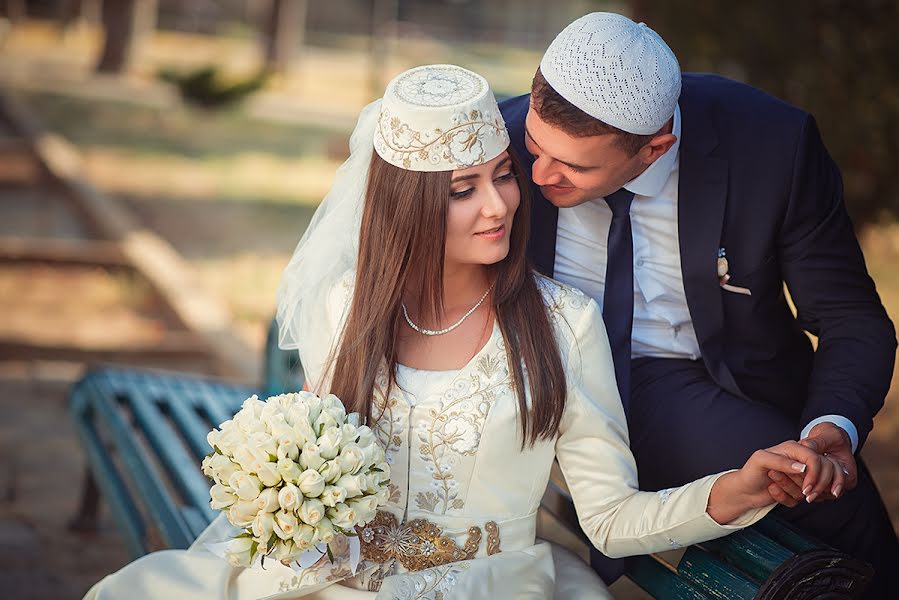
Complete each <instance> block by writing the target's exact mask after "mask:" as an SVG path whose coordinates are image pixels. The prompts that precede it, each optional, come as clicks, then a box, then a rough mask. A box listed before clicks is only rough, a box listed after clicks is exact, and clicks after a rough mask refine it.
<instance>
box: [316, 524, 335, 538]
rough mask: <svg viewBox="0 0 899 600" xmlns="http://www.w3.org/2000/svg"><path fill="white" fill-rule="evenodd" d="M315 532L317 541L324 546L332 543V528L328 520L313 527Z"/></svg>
mask: <svg viewBox="0 0 899 600" xmlns="http://www.w3.org/2000/svg"><path fill="white" fill-rule="evenodd" d="M315 532H316V533H317V534H318V539H319V540H321V541H323V542H324V543H326V544H330V543H331V542H332V541H334V535H335V532H334V526H333V525H331V521H329V520H328V519H322V520H321V521H319V522H318V524H316V526H315Z"/></svg>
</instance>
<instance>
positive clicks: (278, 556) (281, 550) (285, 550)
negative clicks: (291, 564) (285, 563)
mask: <svg viewBox="0 0 899 600" xmlns="http://www.w3.org/2000/svg"><path fill="white" fill-rule="evenodd" d="M296 553H297V547H296V545H295V544H294V543H293V540H281V541H279V542H277V543H276V544H275V551H274V552H272V554H271V557H272V558H273V559H275V560H277V561H282V560H291V559H293V557H294V556H296Z"/></svg>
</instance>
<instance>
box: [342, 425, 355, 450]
mask: <svg viewBox="0 0 899 600" xmlns="http://www.w3.org/2000/svg"><path fill="white" fill-rule="evenodd" d="M358 435H359V434H358V433H356V426H355V425H351V424H350V423H344V425H343V427H341V428H340V449H341V450H343V448H345V447H346V446H347V444H355V443H356V438H357V437H358Z"/></svg>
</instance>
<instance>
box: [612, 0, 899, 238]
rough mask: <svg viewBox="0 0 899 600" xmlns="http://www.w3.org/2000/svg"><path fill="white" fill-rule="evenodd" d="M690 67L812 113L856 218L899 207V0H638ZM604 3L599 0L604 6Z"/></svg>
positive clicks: (898, 212) (898, 213) (862, 220)
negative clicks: (730, 80) (842, 179)
mask: <svg viewBox="0 0 899 600" xmlns="http://www.w3.org/2000/svg"><path fill="white" fill-rule="evenodd" d="M632 6H633V8H634V9H635V10H637V11H638V13H639V14H638V15H637V18H638V19H641V20H645V21H646V22H647V23H648V24H650V25H651V26H652V27H653V28H654V29H655V30H656V31H658V32H659V34H660V35H661V36H662V37H663V38H664V39H665V40H666V41H667V42H668V43H669V45H670V46H671V48H672V49H673V50H674V52H675V53H676V54H677V56H678V59H679V60H680V62H681V68H682V69H683V70H684V71H711V72H716V73H720V74H723V75H725V76H729V77H732V78H734V79H739V80H742V81H745V82H747V83H750V84H752V85H755V86H757V87H759V88H761V89H763V90H765V91H767V92H769V93H771V94H773V95H775V96H777V97H779V98H783V99H784V100H786V101H787V102H790V103H792V104H794V105H797V106H799V107H801V108H803V109H804V110H806V111H808V112H810V113H811V114H813V115H814V116H815V118H816V119H817V121H818V125H819V127H820V129H821V134H822V136H823V137H824V141H825V143H826V144H827V147H828V150H829V151H830V153H831V155H832V156H833V158H834V160H835V161H836V162H837V164H838V165H839V166H840V168H841V170H842V172H843V178H844V185H845V191H846V203H847V205H848V207H849V211H850V213H851V214H852V216H853V219H854V221H855V223H856V225H863V224H866V223H870V222H872V221H876V220H878V219H882V218H884V217H888V218H896V217H899V177H897V172H899V34H897V32H899V2H896V1H895V0H855V1H849V0H816V1H812V0H794V1H791V2H783V1H775V0H756V1H754V2H722V1H716V0H690V1H689V2H688V1H685V0H664V1H663V0H656V1H650V0H642V1H639V2H633V3H632ZM597 8H598V9H599V10H602V9H601V8H599V7H597Z"/></svg>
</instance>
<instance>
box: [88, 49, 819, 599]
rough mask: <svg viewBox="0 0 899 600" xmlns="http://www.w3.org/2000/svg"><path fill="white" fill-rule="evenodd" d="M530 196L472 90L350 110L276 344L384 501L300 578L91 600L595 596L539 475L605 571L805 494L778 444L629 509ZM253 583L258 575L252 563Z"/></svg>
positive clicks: (587, 312)
mask: <svg viewBox="0 0 899 600" xmlns="http://www.w3.org/2000/svg"><path fill="white" fill-rule="evenodd" d="M529 213H530V205H529V201H528V198H527V185H526V181H525V180H523V179H522V178H521V171H520V169H519V167H518V162H517V159H516V158H515V156H514V155H513V154H511V152H510V149H509V137H508V134H507V132H506V129H505V125H504V123H503V121H502V117H501V116H500V112H499V110H498V108H497V106H496V101H495V100H494V97H493V93H492V92H491V91H490V89H489V87H488V86H487V83H486V81H485V80H484V79H483V78H482V77H480V76H478V75H476V74H474V73H472V72H470V71H467V70H465V69H462V68H460V67H455V66H450V65H431V66H425V67H418V68H415V69H411V70H409V71H406V72H405V73H402V74H401V75H399V76H398V77H396V78H395V79H394V80H393V81H392V82H391V83H390V84H389V85H388V87H387V90H386V92H385V95H384V98H383V99H382V100H380V101H377V102H375V103H373V104H371V105H369V106H368V107H367V108H366V109H364V111H363V112H362V114H361V116H360V119H359V123H358V125H357V127H356V130H355V132H354V133H353V136H352V139H351V156H350V158H349V159H348V161H347V162H346V163H345V164H344V165H343V166H342V167H341V169H340V170H339V171H338V173H337V176H336V179H335V184H334V187H333V188H332V190H331V192H330V193H329V194H328V197H327V198H326V199H325V201H324V203H323V204H322V206H321V207H320V208H319V210H318V211H317V213H316V216H315V218H314V219H313V222H312V224H311V225H310V227H309V230H308V231H307V233H306V234H305V235H304V236H303V239H302V240H301V241H300V244H299V246H298V248H297V251H296V252H295V254H294V257H293V259H292V260H291V262H290V264H289V265H288V267H287V269H286V270H285V273H284V277H283V281H282V285H281V289H280V291H279V306H278V318H279V323H280V327H281V341H282V346H283V347H287V348H296V349H299V352H300V355H301V358H302V361H303V364H304V365H305V368H306V374H307V380H308V382H309V384H310V386H311V389H312V390H313V391H316V392H328V391H329V392H331V393H334V394H336V395H338V396H339V397H340V398H341V399H343V401H344V402H345V403H346V404H347V409H348V410H350V411H357V412H359V413H361V414H363V415H367V418H368V422H369V424H370V426H371V427H372V428H373V429H374V430H375V432H376V434H377V436H378V439H379V441H380V442H381V444H382V445H383V446H384V448H385V450H386V453H387V456H388V461H389V462H390V463H391V485H390V500H389V502H388V504H387V505H386V507H384V509H383V510H382V511H380V512H379V513H378V516H377V517H376V519H375V521H374V522H372V523H371V524H369V525H368V526H366V527H365V528H360V529H359V542H360V545H361V556H362V562H361V563H360V564H359V568H358V569H357V571H356V574H355V575H354V574H352V572H351V571H350V570H349V569H348V568H347V565H346V562H345V561H343V560H342V559H341V558H340V557H338V558H337V560H335V561H334V562H333V563H331V562H328V561H320V562H319V563H317V565H315V566H313V567H310V568H309V569H307V570H306V571H305V572H300V573H297V572H295V571H293V570H291V569H290V568H288V567H285V566H283V565H280V564H279V563H274V565H273V566H272V567H271V568H269V569H268V570H267V571H266V572H262V571H260V570H256V569H240V568H236V567H232V566H230V565H229V564H228V563H227V562H226V561H224V560H223V559H221V558H218V557H216V556H213V555H212V554H211V553H210V552H209V551H208V550H207V549H206V546H205V542H207V541H221V540H225V539H227V538H228V537H229V535H233V533H234V530H233V529H231V527H230V525H229V524H228V523H227V521H225V520H224V519H223V518H222V517H220V518H219V519H217V520H216V521H215V522H214V523H213V524H212V525H210V527H209V529H207V531H206V532H204V534H202V535H201V537H200V539H199V540H198V541H197V542H196V543H195V544H194V546H192V548H191V549H190V550H187V551H177V550H176V551H164V552H158V553H155V554H151V555H148V556H146V557H143V558H141V559H139V560H137V561H136V562H134V563H132V564H131V565H129V566H127V567H125V568H124V569H122V570H121V571H119V572H118V573H115V574H113V575H110V576H109V577H107V578H106V579H104V580H103V581H101V582H100V583H98V584H97V585H96V586H94V588H93V589H92V590H91V591H90V592H89V593H88V595H87V598H91V599H94V598H95V599H98V600H107V599H112V598H160V599H163V598H165V599H186V598H229V599H239V600H247V599H255V598H310V599H312V598H314V599H329V600H330V599H343V598H346V599H355V598H359V599H363V598H369V599H371V598H377V599H379V600H380V599H393V598H397V599H399V598H404V599H405V598H410V599H411V598H435V599H436V598H444V599H450V598H483V597H490V598H508V599H512V598H516V599H517V598H552V597H556V598H610V597H611V596H610V595H609V592H608V590H607V589H606V588H605V586H604V585H603V583H602V581H601V580H600V579H599V578H598V577H597V576H596V575H595V574H594V573H593V572H592V571H591V570H590V568H589V567H588V566H587V565H585V564H583V563H581V562H580V561H578V560H577V559H576V558H575V557H573V555H571V554H568V553H566V552H565V551H564V550H561V549H559V548H557V547H555V546H553V545H551V544H549V543H546V542H543V541H540V540H538V539H536V536H535V530H536V520H537V509H538V507H539V504H540V499H541V497H542V496H543V492H544V489H545V487H546V484H547V480H548V478H549V474H550V468H551V466H552V463H553V460H554V459H557V460H558V462H559V465H560V466H561V469H562V472H563V473H564V475H565V478H566V480H567V482H568V484H569V488H570V491H571V494H572V497H573V499H574V503H575V506H576V509H577V513H578V516H579V518H580V523H581V526H582V528H583V530H584V532H585V533H586V534H587V536H588V537H589V538H590V540H591V542H592V543H593V544H594V545H595V546H596V547H597V548H598V549H599V550H600V551H601V552H603V553H604V554H606V555H608V556H612V557H619V556H626V555H634V554H644V553H650V552H655V551H659V550H665V549H670V548H672V547H678V546H682V545H688V544H693V543H695V542H700V541H704V540H708V539H712V538H716V537H720V536H723V535H726V534H728V533H729V532H731V531H733V530H735V529H737V528H741V527H745V526H748V525H750V524H752V523H754V522H756V521H758V520H759V519H760V518H762V517H763V516H764V515H765V514H766V513H767V512H768V511H769V510H770V509H771V508H772V507H773V505H774V501H773V500H772V498H771V496H770V494H769V493H768V486H769V485H770V484H771V483H772V482H771V481H770V479H769V477H768V472H769V470H775V471H779V472H782V473H786V474H788V475H791V476H794V477H795V476H796V475H797V473H798V472H805V481H804V485H809V484H813V485H815V486H816V490H819V489H820V490H823V489H825V488H826V486H827V485H828V483H829V480H830V477H831V476H830V474H829V472H828V471H827V470H826V469H825V468H824V467H822V463H821V462H820V461H821V457H819V456H818V455H816V454H814V453H813V452H811V451H810V450H808V449H807V448H804V447H802V446H799V445H798V444H797V443H795V442H786V443H784V444H781V445H779V446H776V447H774V448H769V449H767V450H759V451H758V452H756V453H755V454H754V455H753V456H752V457H751V458H750V459H749V460H748V461H747V462H746V464H745V465H744V466H743V467H742V468H741V469H739V470H736V471H731V472H726V473H721V474H717V475H711V476H708V477H705V478H702V479H699V480H697V481H694V482H692V483H689V484H687V485H684V486H682V487H679V488H673V489H669V490H664V491H661V492H641V491H638V489H637V472H636V467H635V464H634V459H633V457H632V456H631V453H630V450H629V448H628V436H627V425H626V422H625V417H624V412H623V409H622V407H621V404H620V401H619V398H618V391H617V388H616V385H615V379H614V371H613V366H612V359H611V355H610V351H609V345H608V341H607V338H606V333H605V328H604V325H603V320H602V315H601V313H600V310H599V308H598V306H597V305H596V303H595V302H594V301H593V300H592V299H590V298H588V297H587V296H585V295H584V294H583V293H581V292H580V291H578V290H576V289H573V288H571V287H568V286H565V285H562V284H560V283H557V282H555V281H553V280H551V279H548V278H546V277H542V276H539V275H537V274H535V272H534V271H533V270H532V269H531V268H530V266H529V265H528V263H527V261H526V258H525V246H526V244H527V232H528V229H529V227H528V219H529V216H530V215H529ZM267 564H271V563H267Z"/></svg>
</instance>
